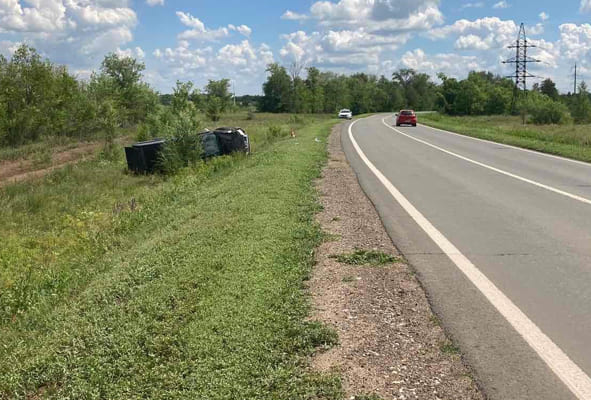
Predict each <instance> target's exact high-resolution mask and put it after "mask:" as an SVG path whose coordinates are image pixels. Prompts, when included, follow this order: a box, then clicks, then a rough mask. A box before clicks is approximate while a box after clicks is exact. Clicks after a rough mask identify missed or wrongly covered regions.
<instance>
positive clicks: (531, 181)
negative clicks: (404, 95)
mask: <svg viewBox="0 0 591 400" xmlns="http://www.w3.org/2000/svg"><path fill="white" fill-rule="evenodd" d="M382 123H383V124H384V125H385V126H386V127H388V128H390V129H392V130H393V131H394V132H397V133H399V134H401V135H404V136H406V137H407V138H409V139H412V140H414V141H417V142H419V143H422V144H425V145H427V146H429V147H432V148H434V149H437V150H439V151H442V152H444V153H446V154H449V155H452V156H454V157H457V158H459V159H462V160H464V161H468V162H470V163H472V164H476V165H478V166H481V167H483V168H486V169H490V170H491V171H495V172H498V173H499V174H503V175H506V176H509V177H511V178H515V179H518V180H520V181H522V182H526V183H529V184H531V185H534V186H537V187H540V188H542V189H546V190H549V191H551V192H554V193H557V194H560V195H563V196H566V197H570V198H571V199H574V200H577V201H580V202H582V203H586V204H591V200H589V199H586V198H584V197H581V196H577V195H576V194H572V193H569V192H565V191H564V190H560V189H556V188H555V187H552V186H548V185H544V184H543V183H540V182H536V181H534V180H531V179H528V178H524V177H522V176H519V175H516V174H513V173H511V172H507V171H504V170H502V169H499V168H495V167H493V166H491V165H488V164H484V163H481V162H480V161H476V160H472V159H471V158H468V157H464V156H462V155H460V154H457V153H454V152H452V151H449V150H446V149H444V148H443V147H439V146H436V145H434V144H431V143H429V142H427V141H425V140H422V139H418V138H416V137H413V136H412V135H409V134H407V133H404V132H402V131H400V130H398V129H396V128H394V127H392V126H390V125H388V124H387V123H386V118H383V119H382Z"/></svg>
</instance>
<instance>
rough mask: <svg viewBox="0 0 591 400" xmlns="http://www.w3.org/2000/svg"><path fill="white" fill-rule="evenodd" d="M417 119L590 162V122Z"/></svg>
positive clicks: (430, 116) (514, 118)
mask: <svg viewBox="0 0 591 400" xmlns="http://www.w3.org/2000/svg"><path fill="white" fill-rule="evenodd" d="M420 122H421V123H423V124H425V125H429V126H433V127H435V128H440V129H445V130H449V131H452V132H456V133H460V134H463V135H467V136H473V137H477V138H480V139H486V140H491V141H494V142H498V143H504V144H509V145H513V146H518V147H523V148H527V149H531V150H537V151H541V152H544V153H550V154H555V155H559V156H563V157H569V158H573V159H577V160H582V161H590V162H591V126H590V125H532V124H528V125H523V124H522V122H521V117H519V116H503V115H495V116H480V117H451V116H447V115H442V114H437V113H433V114H422V115H421V116H420Z"/></svg>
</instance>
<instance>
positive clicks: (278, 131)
mask: <svg viewBox="0 0 591 400" xmlns="http://www.w3.org/2000/svg"><path fill="white" fill-rule="evenodd" d="M282 134H283V129H282V128H281V127H280V126H279V125H270V126H269V127H268V128H267V137H268V138H269V139H275V138H278V137H280V136H281V135H282Z"/></svg>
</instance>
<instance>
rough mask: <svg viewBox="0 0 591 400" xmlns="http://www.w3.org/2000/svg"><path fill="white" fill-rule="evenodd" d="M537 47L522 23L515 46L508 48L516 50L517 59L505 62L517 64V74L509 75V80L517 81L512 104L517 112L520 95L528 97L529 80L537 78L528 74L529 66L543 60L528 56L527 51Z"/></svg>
mask: <svg viewBox="0 0 591 400" xmlns="http://www.w3.org/2000/svg"><path fill="white" fill-rule="evenodd" d="M531 47H536V45H534V44H530V43H528V41H527V37H526V36H525V25H524V24H523V23H522V24H521V26H520V27H519V34H518V35H517V40H516V41H515V44H513V45H511V46H508V48H509V49H515V57H512V58H510V59H508V60H505V61H503V64H515V74H514V75H509V76H507V78H512V79H514V80H515V88H514V90H513V102H512V103H511V109H512V110H513V111H515V106H516V103H517V98H518V96H519V94H520V93H524V94H526V95H527V78H536V76H535V75H532V74H530V73H529V72H527V64H529V63H539V62H540V61H541V60H537V59H534V58H531V57H529V56H528V55H527V49H529V48H531Z"/></svg>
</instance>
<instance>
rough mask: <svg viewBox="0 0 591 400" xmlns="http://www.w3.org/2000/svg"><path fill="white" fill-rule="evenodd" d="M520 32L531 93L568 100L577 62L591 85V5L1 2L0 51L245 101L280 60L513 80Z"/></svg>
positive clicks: (408, 0) (589, 1) (355, 0)
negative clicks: (119, 59) (222, 91)
mask: <svg viewBox="0 0 591 400" xmlns="http://www.w3.org/2000/svg"><path fill="white" fill-rule="evenodd" d="M521 22H523V23H525V25H526V33H527V35H528V38H529V39H530V40H531V42H532V43H533V44H535V45H537V46H538V47H537V48H536V49H531V52H530V54H531V55H532V57H534V58H537V59H539V60H541V62H540V63H537V64H532V65H531V72H532V73H533V74H535V75H537V76H539V77H540V78H538V79H533V80H530V81H529V86H531V84H532V83H534V82H536V81H537V82H539V81H541V79H544V78H551V79H553V80H554V81H555V82H556V83H557V86H558V88H559V90H560V91H562V92H567V91H569V90H572V85H573V83H572V81H573V72H574V64H575V62H576V63H577V64H578V73H579V80H581V79H587V80H589V81H591V0H564V1H556V0H552V1H551V0H536V1H531V0H471V1H457V0H325V1H314V0H299V1H282V0H250V1H245V0H193V1H188V0H0V53H1V54H4V55H5V56H6V57H9V56H10V54H11V53H12V52H13V51H14V50H15V49H16V48H17V47H18V46H19V44H21V43H27V44H29V45H31V46H33V47H35V48H36V49H37V50H38V51H39V52H40V53H41V54H42V55H43V56H45V57H47V58H49V59H50V60H52V61H54V62H55V63H58V64H65V65H67V66H68V67H69V69H70V71H71V72H72V73H74V74H76V75H77V76H79V77H81V78H88V77H89V76H90V74H91V72H92V71H94V70H97V69H98V68H99V67H100V63H101V61H102V60H103V58H104V56H105V54H107V53H109V52H116V53H118V54H121V55H128V56H133V57H135V58H138V59H141V60H142V61H143V62H144V63H145V65H146V71H145V72H144V75H145V80H146V81H147V82H148V83H149V84H150V85H151V86H152V87H154V88H155V89H156V90H158V91H160V92H162V93H169V92H171V88H172V87H173V86H174V84H175V82H176V81H177V80H181V81H186V80H191V81H193V82H194V83H195V85H196V86H197V87H203V86H204V85H205V84H206V83H207V81H208V80H209V79H221V78H229V79H232V81H233V86H234V87H235V91H236V93H237V94H239V95H241V94H260V93H261V92H262V83H263V82H264V81H265V78H266V72H265V68H266V65H268V64H269V63H272V62H277V63H280V64H282V65H286V66H287V65H290V64H291V63H293V62H294V61H295V62H297V63H298V64H300V65H303V66H306V67H309V66H315V67H318V68H320V69H321V70H323V71H334V72H339V73H347V74H349V73H355V72H367V73H372V74H379V75H382V74H383V75H385V76H388V77H389V76H391V74H392V72H393V71H395V70H397V69H399V68H413V69H415V70H417V71H420V72H426V73H428V74H430V75H432V76H433V78H434V80H437V73H439V72H443V73H445V74H446V75H448V76H453V77H456V78H463V77H465V76H466V75H467V74H468V72H469V71H471V70H488V71H491V72H493V73H496V74H500V75H510V74H511V67H510V66H509V65H505V64H502V63H501V61H502V60H503V59H506V58H509V57H511V56H513V55H514V53H512V50H510V49H507V48H506V47H507V46H508V45H510V44H511V42H512V41H515V39H516V38H517V33H518V30H519V24H520V23H521Z"/></svg>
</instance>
